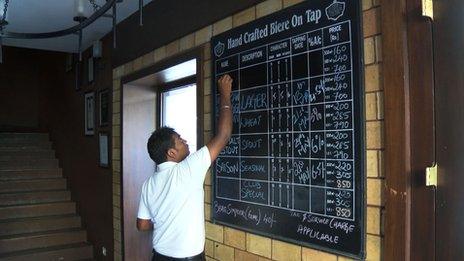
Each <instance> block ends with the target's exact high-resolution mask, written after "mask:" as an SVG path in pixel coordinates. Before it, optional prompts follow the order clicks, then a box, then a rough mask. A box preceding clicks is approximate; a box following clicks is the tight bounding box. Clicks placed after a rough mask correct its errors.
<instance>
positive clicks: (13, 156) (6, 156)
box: [0, 150, 55, 161]
mask: <svg viewBox="0 0 464 261" xmlns="http://www.w3.org/2000/svg"><path fill="white" fill-rule="evenodd" d="M54 158H55V151H54V150H35V151H7V152H5V151H4V152H0V161H8V160H18V161H19V160H29V159H31V160H33V159H54Z"/></svg>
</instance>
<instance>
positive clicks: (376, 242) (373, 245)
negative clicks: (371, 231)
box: [366, 235, 382, 261]
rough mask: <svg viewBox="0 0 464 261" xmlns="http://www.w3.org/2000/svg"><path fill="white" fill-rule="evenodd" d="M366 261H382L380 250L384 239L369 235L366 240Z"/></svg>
mask: <svg viewBox="0 0 464 261" xmlns="http://www.w3.org/2000/svg"><path fill="white" fill-rule="evenodd" d="M366 241H367V242H366V250H367V255H366V260H368V261H378V260H381V255H380V249H381V245H382V239H381V237H379V236H372V235H367V238H366Z"/></svg>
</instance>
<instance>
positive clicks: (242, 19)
mask: <svg viewBox="0 0 464 261" xmlns="http://www.w3.org/2000/svg"><path fill="white" fill-rule="evenodd" d="M299 2H301V0H268V1H265V2H262V3H260V4H258V5H256V6H254V7H252V8H249V9H246V10H244V11H242V12H240V13H237V14H234V15H233V16H230V17H227V18H224V19H222V20H220V21H218V22H216V23H214V24H212V25H210V26H207V27H205V28H203V29H201V30H198V31H196V32H194V33H191V34H189V35H187V36H184V37H182V38H180V39H178V40H176V41H174V42H171V43H170V44H168V45H165V46H163V47H160V48H158V49H156V50H154V51H152V52H150V53H148V54H145V55H144V56H141V57H139V58H137V59H135V60H134V61H131V62H129V63H126V64H124V65H122V66H119V67H118V68H115V69H114V70H113V113H114V114H113V153H112V155H113V218H114V220H113V223H114V240H115V241H114V249H115V253H114V256H115V260H121V259H122V256H121V249H122V243H121V208H120V206H121V202H120V191H121V190H120V184H119V183H120V178H121V172H120V171H121V168H120V166H121V162H120V156H119V155H120V146H121V145H120V133H121V125H120V124H121V123H120V119H121V117H120V109H119V108H120V96H121V94H120V88H121V86H120V79H121V77H122V76H125V75H127V74H130V73H132V72H135V71H137V70H140V69H142V68H145V67H147V66H150V65H153V64H155V63H157V62H158V61H160V60H163V59H166V58H169V57H171V56H173V55H175V54H178V53H180V52H183V51H185V50H188V49H190V48H193V47H198V46H203V48H204V57H205V61H204V63H203V76H204V79H203V82H204V86H202V87H203V88H204V113H205V115H204V130H205V132H204V140H205V142H207V141H208V140H209V139H210V138H211V101H212V98H211V56H210V44H209V41H210V38H211V37H212V36H213V35H217V34H219V33H222V32H224V31H226V30H229V29H232V28H234V27H237V26H240V25H242V24H245V23H248V22H251V21H253V20H255V19H257V18H260V17H262V16H266V15H268V14H271V13H273V12H276V11H279V10H281V9H282V8H285V7H288V6H291V5H294V4H297V3H299ZM379 5H380V3H379V0H362V9H363V31H364V58H365V68H364V69H365V112H366V115H365V117H366V147H367V151H366V158H367V162H366V166H367V193H366V194H367V210H366V213H367V236H366V249H367V260H380V259H381V255H382V247H381V245H382V235H383V228H382V216H383V214H382V213H383V206H384V203H383V200H382V198H383V196H382V184H383V181H384V174H383V173H384V171H383V170H384V165H383V155H384V147H385V145H384V140H383V128H384V116H383V88H382V81H381V79H382V77H381V75H382V53H381V49H382V48H381V43H382V42H381V41H382V38H381V31H380V6H379ZM204 188H205V212H206V213H205V219H206V220H205V222H206V246H205V252H206V255H207V260H285V261H288V260H317V261H325V260H327V261H329V260H330V261H332V260H334V261H335V260H338V261H342V260H350V259H349V258H345V257H342V256H337V255H333V254H329V253H325V252H322V251H317V250H313V249H310V248H306V247H301V246H298V245H293V244H289V243H285V242H282V241H279V240H273V239H270V238H266V237H262V236H258V235H254V234H252V233H247V232H243V231H240V230H236V229H232V228H228V227H225V226H220V225H215V224H213V223H211V213H210V211H211V172H209V173H208V175H207V178H206V180H205V186H204Z"/></svg>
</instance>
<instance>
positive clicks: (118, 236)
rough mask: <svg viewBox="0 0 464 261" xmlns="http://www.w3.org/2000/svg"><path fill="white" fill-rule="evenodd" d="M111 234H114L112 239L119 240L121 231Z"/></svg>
mask: <svg viewBox="0 0 464 261" xmlns="http://www.w3.org/2000/svg"><path fill="white" fill-rule="evenodd" d="M113 236H114V240H116V241H119V242H121V231H119V232H115V233H114V234H113Z"/></svg>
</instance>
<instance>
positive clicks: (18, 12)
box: [0, 0, 152, 53]
mask: <svg viewBox="0 0 464 261" xmlns="http://www.w3.org/2000/svg"><path fill="white" fill-rule="evenodd" d="M151 1H152V0H143V3H144V5H146V4H148V3H149V2H151ZM74 2H75V0H10V2H9V7H8V15H7V18H8V19H7V20H8V22H9V24H8V26H6V28H5V29H4V30H5V31H7V32H19V33H41V32H50V31H56V30H63V29H66V28H69V27H71V26H74V25H76V24H77V23H76V22H74V21H73V17H74V16H75V11H74V9H75V3H74ZM95 3H97V4H98V5H100V6H103V5H104V4H105V3H106V1H105V0H95ZM3 4H4V0H0V6H2V7H3ZM85 4H86V13H89V15H90V14H91V13H92V12H93V8H92V5H91V4H90V3H89V1H87V0H86V1H85ZM138 5H139V1H138V0H123V1H122V3H118V4H117V15H116V17H117V22H118V23H119V22H121V21H122V20H124V19H125V18H127V17H128V16H130V15H131V14H133V13H134V12H137V11H138ZM2 9H3V8H0V10H2ZM108 14H111V9H110V10H109V11H108ZM111 30H112V19H111V18H105V17H101V18H99V19H97V20H96V21H95V22H93V23H92V24H91V25H89V26H87V27H86V28H85V29H84V30H83V37H82V47H83V48H82V49H83V50H85V49H86V48H88V47H89V46H91V45H92V43H93V42H94V41H96V40H98V39H100V38H102V37H103V36H104V35H106V34H107V33H108V32H110V31H111ZM3 44H4V45H6V46H15V47H24V48H32V49H42V50H51V51H61V52H72V53H75V52H77V49H78V36H77V35H74V34H72V35H67V36H62V37H57V38H48V39H13V38H4V39H3Z"/></svg>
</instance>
